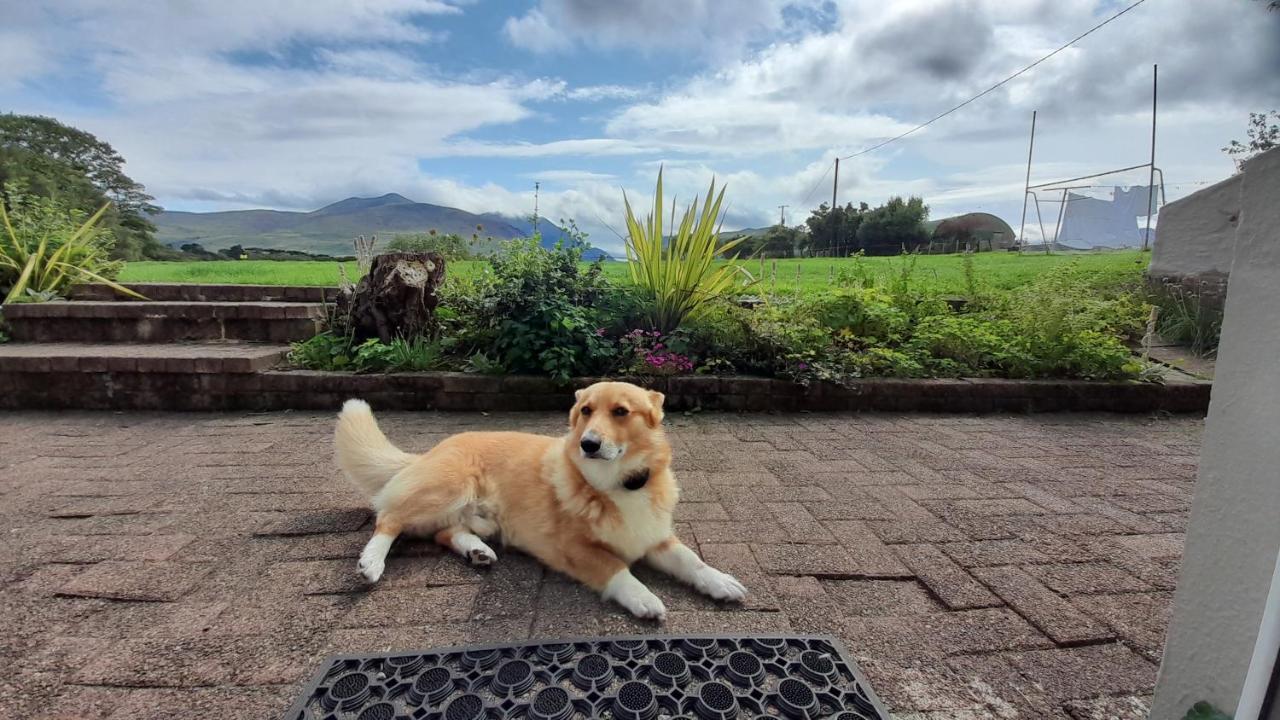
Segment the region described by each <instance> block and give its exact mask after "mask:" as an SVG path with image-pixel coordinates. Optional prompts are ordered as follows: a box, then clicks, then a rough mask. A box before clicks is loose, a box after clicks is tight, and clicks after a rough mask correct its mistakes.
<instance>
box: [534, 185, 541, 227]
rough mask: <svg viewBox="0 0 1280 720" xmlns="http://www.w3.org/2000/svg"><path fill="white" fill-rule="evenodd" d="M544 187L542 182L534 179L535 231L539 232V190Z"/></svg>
mask: <svg viewBox="0 0 1280 720" xmlns="http://www.w3.org/2000/svg"><path fill="white" fill-rule="evenodd" d="M541 189H542V183H540V182H538V181H536V180H535V181H534V183H533V232H534V234H535V235H536V234H537V232H538V191H539V190H541Z"/></svg>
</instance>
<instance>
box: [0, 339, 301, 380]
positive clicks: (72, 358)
mask: <svg viewBox="0 0 1280 720" xmlns="http://www.w3.org/2000/svg"><path fill="white" fill-rule="evenodd" d="M288 352H289V346H288V345H279V344H274V345H271V344H258V343H171V344H166V345H154V344H146V345H113V344H107V343H72V342H64V343H19V342H12V343H0V373H14V374H40V375H43V374H46V373H148V374H151V373H171V374H179V375H183V374H212V373H222V374H248V373H256V372H259V371H261V370H267V369H269V368H272V367H274V366H276V365H278V364H280V363H281V362H282V361H283V360H284V357H285V355H286V354H287V353H288Z"/></svg>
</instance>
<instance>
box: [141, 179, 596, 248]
mask: <svg viewBox="0 0 1280 720" xmlns="http://www.w3.org/2000/svg"><path fill="white" fill-rule="evenodd" d="M152 222H154V223H155V226H156V239H157V240H159V241H160V242H162V243H165V244H167V245H170V246H172V247H180V246H181V245H184V244H186V243H199V244H200V245H203V246H204V247H205V248H206V249H208V250H222V249H224V248H229V247H231V246H232V245H243V246H245V247H258V248H267V249H273V250H303V251H306V252H314V253H323V254H327V255H349V254H351V253H352V252H353V248H352V245H351V241H352V240H354V239H355V238H356V236H357V235H365V236H369V235H378V236H380V238H381V240H380V242H379V244H380V245H382V246H383V247H385V243H386V242H390V241H391V239H392V237H394V236H395V235H396V234H398V233H415V232H417V233H420V232H426V231H428V230H436V231H437V232H442V233H456V234H458V235H461V236H462V237H471V236H472V235H479V237H480V239H481V241H484V240H485V239H486V238H493V239H495V240H510V239H512V238H521V237H528V236H529V234H530V231H531V230H532V228H531V227H530V226H529V222H528V221H527V220H520V219H516V218H507V217H504V216H502V215H498V214H496V213H486V214H484V215H477V214H474V213H469V212H466V211H465V210H459V209H457V208H451V207H445V206H442V205H432V204H430V203H419V202H414V201H412V200H410V199H408V198H406V197H404V196H403V195H397V194H396V193H388V194H386V195H382V196H380V197H373V198H359V197H351V198H347V199H346V200H339V201H338V202H336V203H333V204H331V205H326V206H324V207H322V208H320V209H319V210H313V211H311V212H288V211H283V210H232V211H227V212H210V213H193V212H167V211H166V212H162V213H160V214H159V215H156V216H155V217H154V218H152ZM538 226H539V229H540V230H541V231H542V244H543V245H544V246H548V247H549V246H551V245H554V244H555V243H556V241H557V240H559V239H560V238H561V237H567V234H566V233H565V232H564V230H562V229H561V228H559V227H556V226H555V225H553V224H551V223H549V222H546V221H540V222H539V223H538ZM602 255H603V256H605V257H608V256H607V255H605V254H604V253H603V252H601V251H600V250H596V249H594V248H592V249H589V250H588V251H587V256H588V257H589V258H591V259H594V258H595V257H599V256H602Z"/></svg>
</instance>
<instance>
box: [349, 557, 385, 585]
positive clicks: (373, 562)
mask: <svg viewBox="0 0 1280 720" xmlns="http://www.w3.org/2000/svg"><path fill="white" fill-rule="evenodd" d="M386 567H387V565H386V563H385V562H384V561H383V560H382V559H381V558H378V557H371V556H366V555H361V556H360V561H359V562H358V563H356V568H357V569H358V570H359V571H360V574H361V575H363V576H364V579H365V580H368V581H369V582H371V583H373V582H378V579H379V578H381V577H382V572H383V570H386Z"/></svg>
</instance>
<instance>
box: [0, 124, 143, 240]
mask: <svg viewBox="0 0 1280 720" xmlns="http://www.w3.org/2000/svg"><path fill="white" fill-rule="evenodd" d="M8 183H16V184H18V185H21V186H23V187H24V188H25V190H26V191H27V192H31V193H34V194H36V195H40V196H43V197H55V196H56V197H59V198H61V199H63V200H65V201H67V202H68V203H69V204H71V205H73V206H74V207H76V208H78V209H80V210H84V211H85V212H90V213H91V212H94V211H96V210H97V209H98V208H99V207H101V206H102V204H103V203H105V202H107V201H108V200H109V201H111V203H112V209H111V211H110V213H109V215H108V216H107V217H106V218H104V220H105V222H104V226H105V227H107V228H109V229H110V230H112V232H113V234H114V235H115V237H116V249H115V253H116V255H117V256H119V257H123V258H125V259H139V258H141V257H154V256H158V255H162V254H163V253H164V252H165V248H163V247H162V246H161V245H160V244H159V243H157V242H156V241H155V238H154V237H153V234H154V233H155V226H154V225H152V224H151V221H150V219H149V216H151V215H154V214H155V213H157V212H159V211H160V208H158V207H156V206H155V205H154V204H152V200H154V199H155V198H153V197H151V196H150V195H148V194H147V192H146V188H144V187H143V186H142V184H141V183H138V182H135V181H134V180H133V179H132V178H130V177H129V176H128V175H126V174H125V172H124V158H123V157H121V156H120V153H118V152H116V151H115V149H114V148H112V147H111V145H110V144H108V143H106V142H104V141H102V140H99V139H98V138H97V137H95V136H94V135H93V134H91V133H88V132H85V131H83V130H78V129H76V128H73V127H71V126H69V125H64V124H63V123H60V122H58V121H57V120H54V119H53V118H48V117H40V116H36V115H15V114H12V113H8V114H0V184H8Z"/></svg>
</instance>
